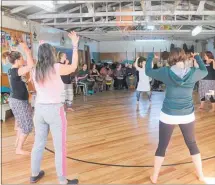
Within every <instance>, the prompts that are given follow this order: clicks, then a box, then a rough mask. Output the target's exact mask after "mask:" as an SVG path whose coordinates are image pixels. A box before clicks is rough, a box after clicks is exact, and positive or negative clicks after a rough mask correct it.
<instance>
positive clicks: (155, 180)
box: [150, 176, 157, 184]
mask: <svg viewBox="0 0 215 185" xmlns="http://www.w3.org/2000/svg"><path fill="white" fill-rule="evenodd" d="M150 180H151V182H152V184H156V183H157V179H156V178H153V177H152V176H150Z"/></svg>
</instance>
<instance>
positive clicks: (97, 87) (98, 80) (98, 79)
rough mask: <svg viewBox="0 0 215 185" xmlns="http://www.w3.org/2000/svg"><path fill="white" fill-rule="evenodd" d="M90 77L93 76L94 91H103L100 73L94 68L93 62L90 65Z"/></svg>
mask: <svg viewBox="0 0 215 185" xmlns="http://www.w3.org/2000/svg"><path fill="white" fill-rule="evenodd" d="M90 78H93V79H94V80H95V85H94V91H95V92H96V91H97V90H98V91H100V92H102V91H103V78H102V77H100V73H99V72H98V70H97V69H96V65H95V64H93V65H92V67H91V70H90Z"/></svg>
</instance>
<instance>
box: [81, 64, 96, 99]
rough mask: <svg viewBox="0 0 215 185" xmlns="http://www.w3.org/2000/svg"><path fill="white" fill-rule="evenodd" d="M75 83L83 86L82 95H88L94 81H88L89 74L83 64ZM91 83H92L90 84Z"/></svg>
mask: <svg viewBox="0 0 215 185" xmlns="http://www.w3.org/2000/svg"><path fill="white" fill-rule="evenodd" d="M77 82H78V84H80V85H83V86H84V95H85V96H86V95H87V94H88V91H92V89H93V86H94V82H95V80H94V79H93V80H91V79H90V80H89V72H88V70H87V65H86V64H83V66H82V69H81V70H80V71H79V72H78V76H77ZM92 82H93V83H92Z"/></svg>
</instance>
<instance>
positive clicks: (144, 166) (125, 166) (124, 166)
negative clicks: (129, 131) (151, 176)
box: [45, 148, 215, 168]
mask: <svg viewBox="0 0 215 185" xmlns="http://www.w3.org/2000/svg"><path fill="white" fill-rule="evenodd" d="M45 149H46V150H47V151H48V152H51V153H53V154H54V151H53V150H50V149H49V148H45ZM213 158H215V155H214V156H212V157H207V158H204V159H202V161H207V160H210V159H213ZM67 159H71V160H73V161H78V162H82V163H87V164H94V165H100V166H113V167H121V168H152V167H154V166H153V165H143V166H133V165H120V164H105V163H97V162H91V161H85V160H81V159H76V158H72V157H68V156H67ZM190 163H193V162H192V161H189V162H183V163H175V164H164V165H162V166H178V165H184V164H190Z"/></svg>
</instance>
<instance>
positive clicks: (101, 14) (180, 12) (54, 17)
mask: <svg viewBox="0 0 215 185" xmlns="http://www.w3.org/2000/svg"><path fill="white" fill-rule="evenodd" d="M146 14H147V15H150V16H161V15H215V11H202V12H201V14H199V13H198V12H197V11H175V12H174V14H173V13H172V12H171V11H147V12H146ZM144 15H145V14H144V13H143V12H142V11H133V12H96V13H74V14H65V13H61V14H44V15H34V16H32V15H30V16H28V17H27V18H28V19H45V18H47V19H48V18H53V19H57V18H78V17H79V18H81V17H82V18H84V17H103V16H144Z"/></svg>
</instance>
